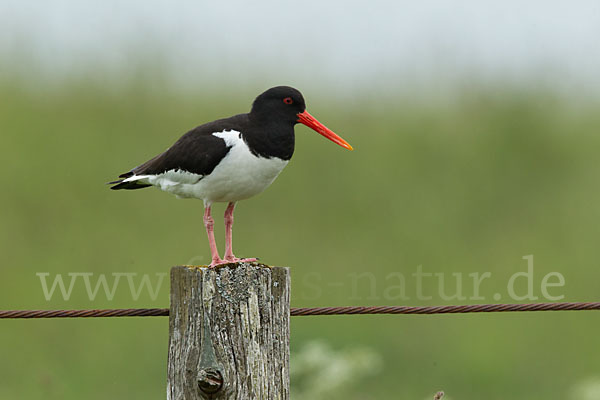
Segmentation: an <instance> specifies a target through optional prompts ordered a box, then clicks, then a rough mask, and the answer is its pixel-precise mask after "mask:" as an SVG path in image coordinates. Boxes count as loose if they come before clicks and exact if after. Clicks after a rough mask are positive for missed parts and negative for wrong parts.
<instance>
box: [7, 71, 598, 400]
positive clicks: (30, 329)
mask: <svg viewBox="0 0 600 400" xmlns="http://www.w3.org/2000/svg"><path fill="white" fill-rule="evenodd" d="M135 68H140V69H139V74H137V75H136V74H135V73H134V75H136V77H135V78H127V79H121V80H119V81H118V82H117V83H116V84H115V82H111V84H110V85H109V87H107V86H106V85H104V84H103V82H102V79H98V75H96V74H94V72H93V70H90V71H88V72H86V73H81V74H80V75H78V76H76V77H72V78H71V79H64V80H60V81H57V80H53V79H50V78H48V77H47V76H43V75H35V74H33V75H30V73H29V72H28V74H23V73H21V72H19V71H18V69H15V68H14V67H13V68H12V69H9V70H4V71H3V72H1V73H0V135H1V136H0V137H1V142H2V157H1V158H0V187H1V188H2V195H1V196H0V222H1V223H0V272H1V278H0V307H1V308H2V309H59V308H60V309H77V308H129V307H168V295H169V291H168V277H165V278H164V280H163V281H162V285H161V286H160V287H159V288H158V294H157V296H156V297H155V298H153V296H152V295H151V294H150V293H149V292H148V291H147V290H145V289H144V290H142V291H141V295H140V296H139V298H137V299H135V298H133V297H132V294H131V291H130V289H129V287H128V286H127V281H126V279H125V278H123V280H122V281H121V283H120V284H119V286H117V288H116V290H115V294H114V298H112V299H108V298H107V296H106V295H105V294H104V292H103V290H102V289H101V290H100V291H99V293H98V294H97V296H96V298H95V299H94V300H90V298H89V296H88V293H87V291H86V289H85V286H84V284H83V281H82V280H81V278H78V279H79V280H78V281H76V283H75V284H74V286H73V290H72V293H71V296H70V298H69V299H68V300H64V299H63V298H62V296H61V295H60V292H59V289H58V288H57V289H56V292H55V293H54V295H53V296H52V298H51V299H50V300H47V299H46V298H45V296H44V291H43V289H42V284H41V281H40V277H39V276H38V275H36V274H39V273H49V274H50V275H49V277H48V282H49V284H51V283H52V281H53V279H54V277H55V276H56V275H57V274H62V275H63V277H64V279H65V283H66V284H68V283H69V279H70V278H69V276H68V274H69V273H78V272H79V273H93V274H94V275H92V277H91V278H90V279H91V282H92V285H93V286H95V284H96V282H97V279H98V277H99V276H100V274H105V275H106V276H107V278H108V282H109V285H112V283H113V278H112V275H111V274H113V273H137V274H138V275H137V276H136V277H135V285H139V284H140V279H141V277H142V276H143V274H148V277H149V279H150V282H151V283H152V285H154V288H155V289H156V287H157V286H156V285H157V283H158V281H159V279H160V278H159V276H160V274H164V273H167V272H168V271H169V268H170V267H171V266H173V265H180V264H203V263H207V262H209V251H208V244H207V240H206V238H205V232H204V228H203V225H202V203H201V202H200V201H194V200H177V199H175V198H174V197H172V196H170V195H168V194H166V193H163V192H160V191H158V190H156V189H153V188H149V189H144V190H139V191H131V192H124V191H123V192H113V191H110V190H109V188H108V186H106V185H105V183H106V182H108V181H109V180H112V179H114V178H115V177H116V176H117V175H118V174H120V173H122V172H125V171H127V170H129V169H130V168H132V167H134V166H136V165H138V164H140V163H142V162H144V161H146V160H147V159H148V158H150V157H152V156H154V155H155V154H157V153H158V152H161V151H163V150H164V149H165V148H166V147H168V146H169V145H170V144H172V142H174V141H175V140H176V139H177V138H178V137H179V136H180V135H181V134H182V133H184V132H185V131H187V130H189V129H190V128H192V127H194V126H196V125H198V124H200V123H203V122H206V121H210V120H213V119H216V118H220V117H225V116H229V115H231V114H235V113H240V112H245V111H247V110H248V109H249V106H250V103H251V101H252V100H253V99H254V97H255V96H256V95H257V94H258V93H260V92H261V91H262V90H264V89H266V88H267V87H268V86H265V85H263V84H262V82H263V81H262V80H261V79H262V78H257V81H258V82H260V83H256V82H252V80H251V79H249V80H248V82H246V84H245V85H240V86H235V85H229V86H227V85H224V89H223V90H221V89H217V88H216V85H213V86H207V87H208V88H207V87H198V90H183V89H181V88H179V87H177V86H172V85H170V84H169V80H168V79H166V78H165V76H164V75H163V74H162V73H161V71H160V68H159V69H158V70H156V71H151V72H148V71H144V69H143V63H140V66H136V67H135ZM134 71H137V70H136V69H134ZM32 76H33V77H34V78H35V79H33V80H32V78H31V77H32ZM317 82H318V81H317ZM275 83H278V84H279V83H285V84H292V85H295V84H296V83H295V81H294V80H293V79H291V80H290V81H289V82H288V81H284V82H274V84H275ZM271 86H272V85H271ZM298 88H299V89H300V90H302V91H303V92H304V95H305V97H306V99H307V103H308V110H309V111H310V112H311V113H312V114H313V115H315V116H316V117H317V118H318V119H319V120H320V121H322V122H323V123H325V124H326V125H327V126H328V127H330V128H332V129H333V130H334V131H335V132H337V133H338V134H339V135H340V136H342V137H343V138H344V139H346V140H348V141H349V142H350V143H351V144H352V145H353V146H354V148H355V151H354V152H348V151H345V150H343V149H342V148H340V147H337V146H335V145H334V144H332V143H331V142H328V141H326V140H325V139H323V138H322V137H320V136H319V135H317V134H315V133H314V132H313V131H311V130H309V129H308V128H306V127H303V126H298V127H297V128H296V153H295V155H294V157H293V160H292V162H291V163H290V165H289V166H288V167H287V168H286V169H285V170H284V171H283V173H282V174H281V175H280V177H279V178H278V179H277V180H276V181H275V183H274V184H273V185H272V186H271V187H270V188H269V189H268V190H266V191H265V192H264V193H263V194H261V195H259V196H257V197H255V198H252V199H249V200H246V201H244V202H241V203H240V204H239V205H238V208H237V210H236V224H235V228H234V231H235V232H234V236H235V250H236V254H237V255H239V256H258V257H260V258H261V261H263V262H265V263H267V264H271V265H281V266H289V267H291V271H292V285H293V286H292V289H293V292H292V293H293V294H292V306H293V307H300V306H338V305H340V306H341V305H400V304H402V305H435V304H462V303H465V304H476V303H493V302H515V301H516V300H515V299H511V298H510V297H509V295H508V291H507V283H508V281H509V279H510V278H511V276H513V275H514V274H515V273H517V272H524V271H526V270H527V262H526V260H524V259H523V257H524V256H527V255H533V257H534V273H533V280H532V282H533V295H534V296H537V299H535V300H529V301H547V299H545V298H544V297H543V293H542V291H541V283H542V280H543V278H544V276H545V275H546V274H548V273H551V272H559V273H560V274H562V276H564V282H565V283H564V286H562V287H553V288H550V289H549V293H550V294H551V295H552V296H564V298H562V299H561V300H562V301H598V293H599V288H600V285H599V282H600V269H599V268H598V263H599V261H598V260H600V247H599V246H598V237H599V233H600V232H599V231H600V227H599V226H600V225H599V224H598V221H600V205H599V203H600V187H599V184H598V176H599V175H600V165H599V164H598V157H597V152H598V149H599V148H600V136H599V135H598V132H599V128H600V113H599V112H598V109H599V106H600V102H599V101H598V99H597V97H589V98H588V97H585V98H579V97H578V96H569V95H567V96H565V95H563V94H561V93H557V92H556V91H555V90H552V89H551V88H547V87H543V86H535V85H504V84H493V85H477V84H475V83H473V84H469V85H465V86H462V87H461V88H460V90H455V91H452V92H451V93H449V94H448V93H447V94H446V95H444V96H441V97H436V96H435V91H432V92H431V93H429V95H428V97H425V98H418V99H415V98H412V97H411V96H407V95H402V94H398V93H394V91H387V92H385V93H378V92H377V90H369V89H368V88H363V89H360V88H359V89H353V90H352V91H347V90H346V91H340V90H337V89H331V88H329V87H328V86H327V85H326V84H324V85H323V88H322V89H321V90H319V89H316V88H315V87H314V86H309V89H307V90H304V88H303V87H302V86H301V85H298ZM188 89H189V88H188ZM223 211H224V206H223V205H216V206H215V207H214V215H215V216H220V215H221V214H222V212H223ZM215 219H216V220H217V224H216V229H217V235H218V236H217V240H218V242H219V246H220V248H221V250H223V244H224V243H223V233H224V232H223V224H222V222H221V219H220V218H215ZM419 266H421V268H422V270H423V271H424V272H428V273H438V274H443V277H444V281H443V282H442V288H440V280H439V276H435V277H430V278H426V279H424V281H423V293H424V294H425V295H428V296H431V299H429V300H423V299H419V298H418V296H417V294H418V293H417V289H416V282H415V278H414V277H413V276H412V274H414V273H415V272H416V271H417V269H418V268H419ZM486 272H489V273H490V274H491V277H490V278H489V279H486V280H485V281H483V283H482V284H481V288H480V290H479V297H480V298H478V299H473V298H472V297H474V296H475V294H474V292H473V288H472V278H470V277H469V274H472V273H479V274H483V273H486ZM157 274H158V275H157ZM399 274H401V275H402V276H404V277H405V280H406V282H405V293H404V295H405V296H404V298H401V297H400V296H399V290H398V285H399V280H398V279H399V278H398V275H399ZM453 274H461V275H460V277H461V279H462V280H461V282H462V294H463V295H464V297H466V299H462V298H454V299H447V298H445V297H444V294H445V295H448V296H451V295H452V294H455V293H456V283H455V282H456V281H455V277H456V275H453ZM515 289H516V291H517V293H518V294H523V293H525V292H526V291H527V285H526V284H525V282H524V279H518V280H517V284H516V286H515ZM495 295H498V296H499V297H495ZM0 325H1V328H0V359H1V360H2V362H1V363H0V399H17V398H18V399H42V398H43V399H81V398H86V399H106V398H114V399H121V398H123V399H125V398H127V399H162V398H164V397H165V395H164V394H165V385H166V355H167V343H168V321H167V318H125V319H115V318H113V319H89V320H87V319H86V320H83V319H75V320H3V321H0ZM599 329H600V320H599V319H598V316H597V315H596V314H595V313H593V312H558V313H519V314H480V315H446V316H337V317H336V316H332V317H295V318H292V322H291V332H292V336H291V347H292V353H293V356H292V367H293V368H294V363H296V365H297V368H298V369H297V370H296V371H295V375H294V377H295V378H294V379H295V380H294V382H293V385H294V390H295V393H296V396H295V397H296V399H297V400H301V399H308V398H313V399H320V398H328V399H334V400H335V399H426V398H432V397H433V394H434V393H435V392H436V391H437V390H444V391H445V392H446V393H448V397H447V398H450V399H476V398H485V399H490V400H493V399H507V398H510V399H515V400H519V399H532V398H544V399H565V398H568V399H578V400H582V399H584V400H589V399H598V398H600V397H598V396H599V392H600V391H599V390H598V386H599V383H598V381H599V380H600V361H599V358H598V355H597V347H598V344H597V334H596V332H597V331H598V330H599ZM320 346H321V347H320ZM315 349H316V350H315ZM314 354H321V355H322V354H327V357H325V360H320V361H319V360H316V361H315V360H314V357H313V355H314ZM311 357H313V358H311ZM329 361H330V362H331V364H332V365H335V366H337V367H336V368H338V369H337V370H335V371H329V372H330V373H331V374H333V375H335V374H338V375H336V376H338V378H339V379H338V380H337V381H336V380H335V379H333V378H332V385H333V382H334V381H335V382H337V385H338V386H336V391H335V392H334V393H330V392H329V393H325V394H323V393H321V394H318V393H317V389H315V384H314V382H315V376H311V371H313V370H314V374H317V373H318V371H322V370H323V369H325V370H326V369H327V364H328V362H329ZM319 363H320V364H319ZM317 365H320V367H317ZM350 365H351V366H352V368H350V369H348V368H349V367H348V366H350ZM344 366H345V367H344ZM361 366H362V367H363V368H361ZM319 368H321V369H319ZM344 368H346V369H344ZM340 369H341V372H340ZM314 374H313V375H314ZM340 376H341V377H342V378H340ZM311 379H312V380H311ZM311 382H312V383H311ZM311 390H313V392H311ZM310 393H312V394H310ZM582 393H583V394H582ZM586 396H587V397H586Z"/></svg>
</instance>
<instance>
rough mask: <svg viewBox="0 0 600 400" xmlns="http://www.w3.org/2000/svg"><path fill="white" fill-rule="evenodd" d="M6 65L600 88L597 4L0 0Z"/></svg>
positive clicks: (205, 77)
mask: <svg viewBox="0 0 600 400" xmlns="http://www.w3.org/2000/svg"><path fill="white" fill-rule="evenodd" d="M0 57H1V61H0V67H3V69H4V70H5V71H11V73H13V74H14V73H16V72H17V71H18V73H19V74H20V75H25V76H34V77H38V78H39V77H41V79H46V80H48V81H49V82H60V81H61V80H62V79H64V78H68V77H74V76H75V77H78V76H88V75H89V76H90V77H93V78H94V79H99V80H106V81H109V82H119V81H121V80H122V79H127V78H131V77H134V76H137V75H139V74H148V75H152V74H153V73H154V72H156V71H159V72H160V74H159V75H161V76H165V77H166V79H167V83H168V84H169V85H176V86H178V87H181V88H190V87H196V86H197V85H211V84H212V85H224V84H229V85H231V86H240V85H244V86H248V85H250V86H256V85H258V86H260V85H263V84H264V85H267V84H270V83H274V84H276V83H290V84H295V85H297V86H301V87H306V86H311V87H313V88H321V89H324V90H325V91H327V90H333V91H339V90H346V91H348V90H349V91H354V90H364V89H365V88H367V89H369V88H372V89H375V90H387V91H390V92H395V91H398V92H400V93H409V94H410V93H412V94H414V93H418V92H431V93H437V92H439V91H443V90H446V89H450V90H452V89H453V88H455V87H457V86H460V87H464V86H469V85H473V84H476V85H486V84H498V83H500V84H506V83H508V84H514V85H517V86H522V85H533V86H539V85H541V86H545V87H550V88H553V89H556V90H557V91H560V92H566V93H570V94H575V95H576V96H577V95H581V94H593V95H598V93H599V92H600V73H599V71H600V2H599V1H597V0H588V1H586V0H578V1H551V0H546V1H538V0H528V1H510V0H503V1H478V0H454V1H433V0H428V1H418V2H417V1H369V2H367V1H361V2H359V1H348V0H333V1H322V0H321V1H314V0H304V1H302V2H285V1H274V0H267V1H252V2H249V1H245V2H244V1H220V2H217V1H210V2H208V1H190V0H188V1H161V0H145V1H120V0H103V1H78V0H62V1H32V0H0Z"/></svg>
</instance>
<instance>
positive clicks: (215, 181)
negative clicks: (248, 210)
mask: <svg viewBox="0 0 600 400" xmlns="http://www.w3.org/2000/svg"><path fill="white" fill-rule="evenodd" d="M213 135H214V136H216V137H219V138H221V139H223V140H225V143H226V144H227V146H230V147H231V148H230V150H229V152H228V153H227V155H226V156H225V157H224V158H223V160H221V162H220V163H219V164H218V165H217V166H216V167H215V169H214V170H213V171H212V172H211V173H210V174H209V175H206V176H202V175H198V174H193V173H190V172H185V171H181V170H171V171H167V172H165V173H163V174H160V175H138V176H133V177H131V178H128V179H126V181H130V180H140V181H143V182H147V183H149V184H151V185H154V186H156V187H158V188H160V189H161V190H164V191H166V192H169V193H173V194H175V195H176V196H177V197H184V198H190V197H192V198H197V199H202V200H204V202H205V203H213V202H232V201H239V200H243V199H247V198H249V197H252V196H255V195H257V194H258V193H260V192H262V191H263V190H265V189H266V188H267V187H268V186H269V185H270V184H271V183H273V181H274V180H275V178H277V175H279V173H280V172H281V170H283V168H284V167H285V166H286V165H287V163H288V161H287V160H282V159H280V158H276V157H273V158H263V157H257V156H255V155H254V154H252V153H251V152H250V149H249V148H248V146H247V145H246V142H244V140H243V139H242V138H241V134H240V133H239V132H237V131H234V130H231V131H223V132H217V133H213Z"/></svg>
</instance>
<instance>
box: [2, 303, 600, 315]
mask: <svg viewBox="0 0 600 400" xmlns="http://www.w3.org/2000/svg"><path fill="white" fill-rule="evenodd" d="M589 310H600V302H588V303H582V302H574V303H533V304H473V305H449V306H375V307H361V306H356V307H353V306H349V307H302V308H292V309H291V310H290V315H291V316H311V315H357V314H463V313H482V312H523V311H589ZM168 315H169V309H168V308H122V309H105V310H0V319H31V318H94V317H164V316H168Z"/></svg>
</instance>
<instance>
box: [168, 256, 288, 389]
mask: <svg viewBox="0 0 600 400" xmlns="http://www.w3.org/2000/svg"><path fill="white" fill-rule="evenodd" d="M289 316H290V275H289V270H288V268H281V267H268V266H265V265H261V264H257V263H237V264H227V265H225V266H219V267H217V268H214V269H208V268H206V267H192V266H184V267H173V269H171V309H170V316H169V363H168V372H167V374H168V383H167V399H168V400H180V399H185V400H190V399H193V400H196V399H214V400H221V399H223V400H224V399H228V400H229V399H261V400H262V399H283V400H288V399H289V396H290V395H289V337H290V336H289V335H290V329H289Z"/></svg>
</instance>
